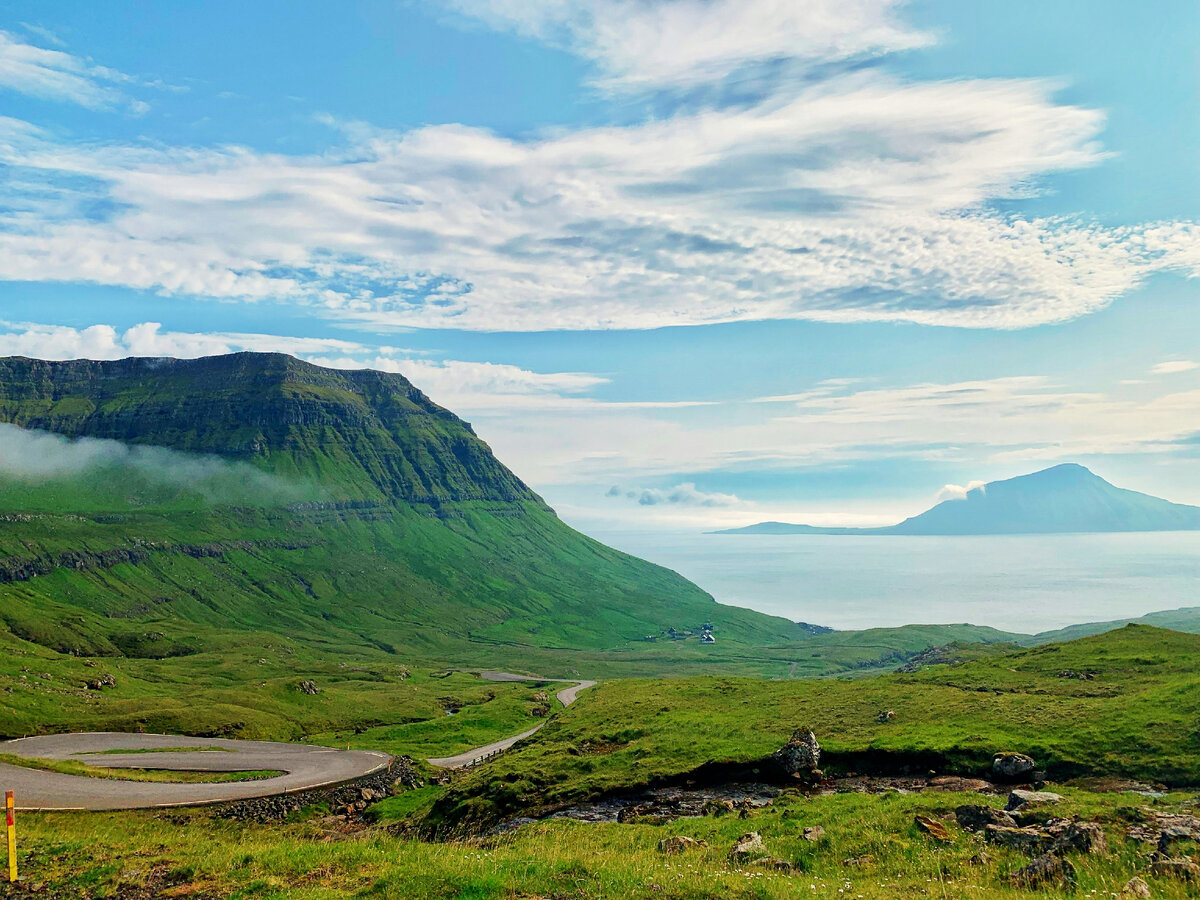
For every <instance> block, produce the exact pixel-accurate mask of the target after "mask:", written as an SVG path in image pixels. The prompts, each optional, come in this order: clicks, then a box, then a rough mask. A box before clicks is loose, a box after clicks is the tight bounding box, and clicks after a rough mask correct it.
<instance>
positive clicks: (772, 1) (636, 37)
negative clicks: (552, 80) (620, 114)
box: [444, 0, 932, 90]
mask: <svg viewBox="0 0 1200 900" xmlns="http://www.w3.org/2000/svg"><path fill="white" fill-rule="evenodd" d="M444 5H445V6H447V7H449V8H451V9H454V10H456V11H458V12H460V13H463V14H466V15H468V16H471V17H473V18H476V19H478V20H480V21H483V22H485V23H487V24H488V25H490V26H492V27H494V28H499V29H505V30H512V31H515V32H517V33H518V34H521V35H524V36H526V37H531V38H534V39H537V40H540V41H544V42H547V43H550V44H554V45H557V46H561V47H564V48H566V49H568V50H571V51H573V52H575V53H577V54H578V55H580V56H582V57H584V58H586V59H588V60H591V61H592V62H593V63H594V64H595V65H596V66H597V68H598V70H599V73H598V76H597V79H596V81H597V83H598V84H599V85H600V86H602V87H605V88H609V89H613V90H639V89H648V88H676V87H690V86H694V85H697V84H700V83H705V82H714V81H720V80H721V79H724V78H725V77H727V76H729V75H732V74H734V73H736V72H738V71H739V70H744V69H746V68H747V67H752V66H754V65H755V64H764V63H777V64H778V63H783V62H791V63H799V64H806V63H807V64H811V63H828V62H831V61H839V60H849V59H854V58H858V57H871V56H878V55H881V54H884V53H889V52H894V51H897V50H910V49H914V48H916V47H922V46H926V45H928V44H930V43H932V38H931V36H930V35H927V34H923V33H920V32H918V31H916V30H914V29H912V28H910V27H908V26H906V25H905V24H903V23H902V22H900V21H899V20H898V18H897V17H896V15H895V8H896V7H897V6H899V5H901V4H900V3H898V2H896V0H807V2H804V3H799V2H796V0H666V2H661V0H660V2H648V0H593V2H589V3H579V2H574V0H444Z"/></svg>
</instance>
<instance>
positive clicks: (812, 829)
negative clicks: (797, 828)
mask: <svg viewBox="0 0 1200 900" xmlns="http://www.w3.org/2000/svg"><path fill="white" fill-rule="evenodd" d="M801 837H803V838H804V839H805V840H806V841H809V842H810V843H813V844H815V843H816V842H817V841H819V840H821V838H823V837H825V829H824V828H822V827H821V826H820V825H809V826H808V827H807V828H805V829H804V834H802V835H801Z"/></svg>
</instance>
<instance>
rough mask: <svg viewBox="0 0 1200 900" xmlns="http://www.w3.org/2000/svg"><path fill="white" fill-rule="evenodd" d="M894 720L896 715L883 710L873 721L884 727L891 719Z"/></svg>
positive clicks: (888, 710)
mask: <svg viewBox="0 0 1200 900" xmlns="http://www.w3.org/2000/svg"><path fill="white" fill-rule="evenodd" d="M894 718H896V714H895V713H894V712H892V711H891V710H890V709H885V710H884V711H883V712H881V713H880V714H879V715H877V716H876V717H875V721H876V722H878V723H879V724H880V725H886V724H887V723H888V722H890V721H892V719H894Z"/></svg>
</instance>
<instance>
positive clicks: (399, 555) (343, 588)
mask: <svg viewBox="0 0 1200 900" xmlns="http://www.w3.org/2000/svg"><path fill="white" fill-rule="evenodd" d="M0 422H5V423H11V425H16V426H20V428H22V429H37V430H38V432H36V433H30V432H28V431H23V432H20V433H19V434H18V433H17V432H16V430H15V429H12V428H11V427H10V428H8V429H7V431H6V432H3V433H0V447H3V448H5V449H6V450H7V452H6V458H7V464H2V465H0V474H3V477H4V481H3V485H2V487H3V492H2V494H0V498H2V499H0V619H2V620H3V621H4V622H5V623H6V624H7V625H8V627H9V628H10V629H11V630H12V631H13V632H14V633H16V634H18V635H20V636H22V637H27V638H29V639H31V640H33V641H35V642H38V643H41V644H43V645H45V646H49V647H53V648H54V649H56V650H59V651H62V652H76V653H86V654H93V655H94V654H113V653H125V654H127V655H128V654H129V653H139V652H140V653H144V654H147V655H159V656H161V655H173V654H183V653H191V652H195V651H197V650H205V649H209V648H213V647H215V646H216V645H218V644H220V643H221V642H226V641H228V640H230V639H231V638H230V637H229V634H230V633H231V632H232V633H234V634H235V635H238V634H242V635H244V634H250V633H254V632H271V633H275V634H284V635H287V636H289V637H291V638H294V639H299V640H303V641H306V642H308V643H309V644H311V645H314V646H324V647H326V648H328V649H330V651H331V652H349V651H363V650H370V651H375V652H384V653H395V654H400V655H404V656H406V657H408V658H427V659H439V660H442V661H447V662H456V663H463V664H478V663H482V662H486V663H488V664H498V663H502V662H508V663H510V664H515V663H516V661H518V660H519V661H521V662H523V663H524V665H525V666H526V667H527V668H533V667H535V666H538V665H545V666H550V667H552V668H556V669H563V668H567V667H571V668H573V667H575V666H576V665H580V664H583V663H586V662H587V659H586V658H584V659H583V663H580V662H573V663H571V665H570V666H568V665H567V664H566V660H567V659H568V656H567V655H565V652H566V651H572V652H578V651H583V652H590V653H594V654H597V657H596V659H593V660H592V662H593V663H595V662H596V661H597V660H598V659H602V658H604V657H605V655H609V656H611V657H612V659H613V660H616V661H619V662H622V663H625V664H626V665H628V666H629V667H631V668H632V669H634V670H637V671H654V670H660V669H663V668H667V667H670V666H674V665H677V664H684V665H697V666H703V665H705V664H706V662H710V661H713V660H721V659H727V660H739V661H743V660H746V659H749V660H750V662H749V663H746V662H744V661H743V662H739V663H738V664H739V665H746V664H749V665H752V666H754V665H759V664H760V663H762V662H763V661H764V660H767V659H769V658H770V657H771V655H772V654H771V653H770V652H767V651H766V649H765V648H768V647H771V646H775V645H786V644H787V643H788V642H789V641H790V640H791V639H793V638H794V637H796V626H795V625H794V624H793V623H791V622H788V621H787V620H784V619H779V618H774V617H770V616H766V615H762V614H759V613H755V612H751V611H749V610H743V609H738V608H734V607H726V606H720V605H718V604H717V603H715V602H714V601H713V600H712V598H711V597H710V596H708V595H707V594H706V593H704V592H703V591H701V590H700V589H699V588H697V587H696V586H695V585H693V584H691V583H690V582H688V581H686V580H685V579H683V578H682V577H680V576H678V575H676V574H675V573H673V572H670V571H668V570H666V569H663V568H661V567H658V566H654V565H652V564H650V563H646V562H644V561H642V560H639V559H636V558H634V557H631V556H628V555H626V554H623V553H620V552H618V551H615V550H612V549H611V548H608V547H605V546H604V545H602V544H599V543H597V542H596V541H593V540H591V539H589V538H587V537H585V536H584V535H581V534H579V533H578V532H576V531H574V530H572V529H571V528H569V527H567V526H566V525H564V524H563V523H562V522H560V521H559V520H558V518H557V517H556V516H555V515H554V513H553V511H552V510H550V509H549V508H548V507H547V506H546V504H545V503H544V502H543V501H542V500H541V498H539V497H538V496H537V495H536V494H535V493H534V492H533V491H532V490H530V488H529V487H527V486H526V485H525V484H524V483H522V482H521V480H520V479H519V478H517V477H516V476H515V475H514V474H513V473H512V472H511V471H509V470H508V469H507V468H506V467H505V466H503V465H502V464H501V463H500V462H499V461H498V460H496V459H495V457H494V456H493V455H492V454H491V451H490V450H489V449H488V447H487V445H486V444H484V442H483V441H481V440H480V439H479V438H478V437H476V435H475V434H474V433H473V432H472V431H471V428H470V426H469V425H467V424H466V423H465V422H463V421H462V420H460V419H459V418H458V417H457V416H455V415H453V414H452V413H450V412H449V411H447V410H444V409H442V408H440V407H438V406H436V405H435V404H433V403H432V402H431V401H429V400H428V399H427V398H426V397H425V396H424V395H423V394H421V393H420V392H419V391H418V390H417V389H416V388H414V387H413V386H412V385H411V384H410V383H409V382H407V381H406V380H405V379H403V378H402V377H400V376H398V375H388V374H383V373H379V372H371V371H361V372H342V371H332V370H327V369H322V368H319V367H317V366H313V365H309V364H306V363H302V362H299V361H297V360H295V359H292V358H290V357H286V356H282V355H276V354H235V355H232V356H225V357H213V358H208V359H200V360H192V361H177V360H145V359H129V360H122V361H118V362H88V361H80V362H64V363H54V362H43V361H35V360H27V359H6V360H0ZM42 432H52V433H54V434H57V435H62V436H66V437H69V438H72V439H84V440H74V441H71V442H67V441H62V440H55V439H53V438H47V437H46V436H45V435H44V434H43V433H42ZM14 438H15V439H16V440H14ZM32 438H37V439H38V440H40V441H41V443H34V444H33V445H30V439H32ZM6 441H7V443H6ZM47 441H50V443H47ZM113 441H119V442H120V443H112V442H113ZM163 448H165V449H163ZM22 454H24V455H25V456H28V457H32V458H31V459H28V460H25V462H24V469H22V461H21V456H22ZM198 454H204V455H203V456H201V455H198ZM47 459H49V460H50V462H49V463H47V462H46V460H47ZM56 459H57V460H58V463H57V465H56V464H55V462H54V460H56ZM81 460H82V461H81ZM706 622H709V623H711V624H712V625H713V626H714V628H715V631H716V633H717V634H718V635H719V643H718V644H716V645H706V646H701V644H700V642H699V626H700V625H701V624H703V623H706ZM150 623H153V629H152V633H155V634H159V635H162V637H160V638H157V639H155V640H154V641H150V642H147V641H146V640H143V639H141V638H137V637H136V635H139V634H141V633H143V632H146V631H147V626H148V625H149V624H150ZM672 628H673V629H676V631H677V632H680V633H682V632H691V635H690V636H686V638H685V637H682V636H681V638H680V639H663V640H662V641H656V642H647V641H646V640H645V638H646V636H647V635H655V636H657V635H659V634H660V633H661V632H665V631H667V630H668V629H672ZM131 635H134V637H131ZM148 644H154V645H155V646H153V647H151V646H149V645H148Z"/></svg>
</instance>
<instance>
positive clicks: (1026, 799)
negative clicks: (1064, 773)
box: [1004, 790, 1063, 812]
mask: <svg viewBox="0 0 1200 900" xmlns="http://www.w3.org/2000/svg"><path fill="white" fill-rule="evenodd" d="M1062 799H1063V798H1062V795H1061V794H1055V793H1053V792H1051V791H1022V790H1016V791H1013V792H1012V793H1010V794H1009V795H1008V803H1007V804H1005V806H1004V808H1005V809H1006V810H1008V811H1009V812H1012V811H1013V810H1015V809H1020V808H1021V807H1023V806H1028V805H1029V804H1031V803H1061V802H1062Z"/></svg>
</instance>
